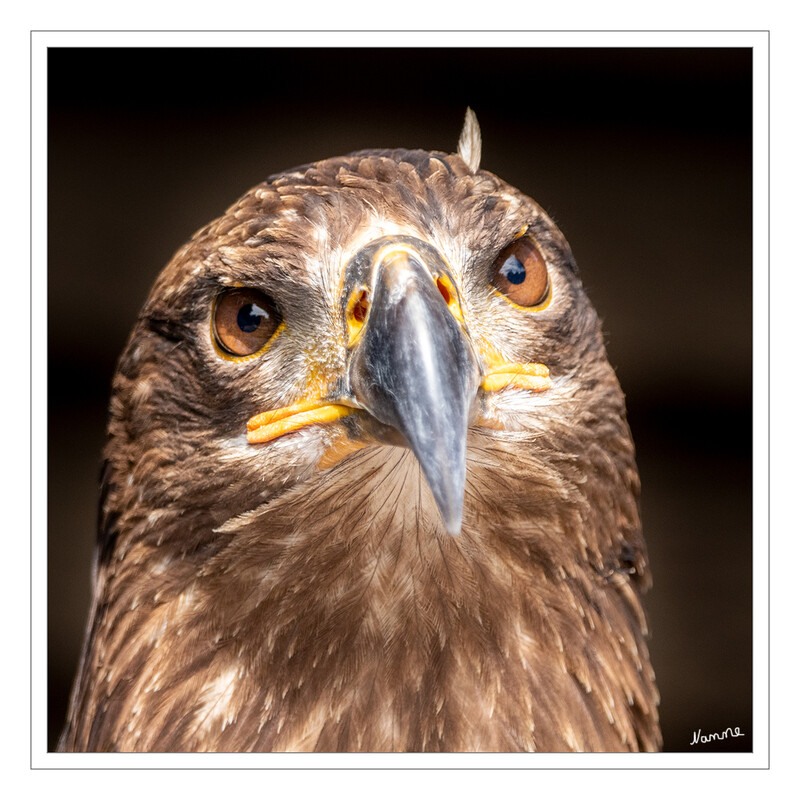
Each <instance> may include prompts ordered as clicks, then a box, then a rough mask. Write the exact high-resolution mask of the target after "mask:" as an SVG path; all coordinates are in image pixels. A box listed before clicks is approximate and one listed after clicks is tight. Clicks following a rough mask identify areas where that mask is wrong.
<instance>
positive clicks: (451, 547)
mask: <svg viewBox="0 0 800 800" xmlns="http://www.w3.org/2000/svg"><path fill="white" fill-rule="evenodd" d="M469 126H474V127H472V128H470V127H469ZM476 137H477V138H476ZM459 152H460V154H456V155H447V154H444V153H437V152H433V153H428V152H423V151H419V150H374V151H363V152H358V153H354V154H352V155H349V156H345V157H341V158H332V159H328V160H326V161H322V162H319V163H316V164H311V165H307V166H303V167H300V168H297V169H294V170H290V171H287V172H284V173H281V174H279V175H275V176H272V177H271V178H270V179H269V180H267V181H266V182H264V183H262V184H260V185H258V186H256V187H255V188H254V189H252V190H251V191H250V192H248V193H247V194H246V195H244V196H243V197H242V198H241V199H240V200H239V201H238V202H237V203H235V204H234V205H233V206H232V207H231V208H229V209H228V211H227V212H226V213H225V214H224V215H223V216H222V217H220V218H219V219H217V220H215V221H214V222H212V223H211V224H209V225H208V226H206V227H205V228H203V229H202V230H201V231H199V232H198V233H197V234H196V235H195V236H194V237H193V238H192V240H191V241H190V242H189V243H188V244H187V245H185V246H184V247H183V248H181V250H179V251H178V253H177V254H176V255H175V256H174V258H173V259H172V261H171V262H170V263H169V264H168V265H167V267H166V268H165V270H164V271H163V272H162V274H161V275H160V276H159V278H158V279H157V281H156V283H155V285H154V287H153V289H152V291H151V294H150V296H149V299H148V300H147V302H146V304H145V306H144V308H143V309H142V312H141V313H140V315H139V317H138V319H137V321H136V324H135V326H134V329H133V332H132V333H131V337H130V340H129V342H128V344H127V347H126V349H125V351H124V353H123V355H122V357H121V359H120V362H119V365H118V369H117V373H116V375H115V378H114V383H113V394H112V400H111V410H110V422H109V438H108V444H107V446H106V450H105V454H104V457H105V462H104V468H103V475H102V492H101V509H100V535H99V545H98V551H97V561H96V565H95V572H94V599H93V606H92V611H91V616H90V620H89V625H88V631H87V638H86V643H85V647H84V653H83V657H82V662H81V666H80V669H79V674H78V677H77V680H76V684H75V688H74V690H73V696H72V699H71V706H70V711H69V716H68V721H67V726H66V729H65V731H64V734H63V736H62V740H61V744H60V748H61V749H62V750H71V751H86V750H91V751H97V750H99V751H109V750H116V751H210V750H213V751H287V750H304V751H314V750H317V751H571V750H576V751H590V750H591V751H601V750H602V751H619V750H623V751H627V750H656V749H658V748H659V747H660V744H661V738H660V732H659V727H658V714H657V706H658V694H657V690H656V686H655V681H654V676H653V672H652V669H651V667H650V662H649V657H648V651H647V646H646V641H645V639H646V635H647V631H646V623H645V616H644V611H643V608H642V603H641V599H640V598H641V594H642V593H643V592H644V591H645V590H646V588H647V587H648V585H649V580H650V579H649V573H648V567H647V561H646V553H645V547H644V542H643V539H642V536H641V529H640V522H639V514H638V493H639V481H638V475H637V471H636V466H635V462H634V449H633V444H632V441H631V437H630V433H629V429H628V425H627V422H626V417H625V403H624V397H623V394H622V392H621V390H620V388H619V385H618V382H617V379H616V376H615V374H614V372H613V370H612V368H611V366H610V365H609V363H608V360H607V357H606V353H605V349H604V346H603V341H602V335H601V330H600V325H599V322H598V319H597V316H596V314H595V312H594V310H593V308H592V306H591V304H590V302H589V300H588V299H587V297H586V295H585V293H584V291H583V288H582V286H581V282H580V280H579V277H578V274H577V269H576V266H575V263H574V260H573V257H572V254H571V252H570V249H569V246H568V244H567V242H566V241H565V240H564V237H563V236H562V234H561V233H560V231H559V230H558V229H557V228H556V226H555V225H554V223H553V222H552V221H551V220H550V219H549V218H548V217H547V215H546V214H545V213H544V212H543V211H542V209H541V208H539V206H538V205H536V204H535V203H534V202H533V201H532V200H530V199H529V198H528V197H526V196H524V195H523V194H521V193H520V192H519V191H518V190H516V189H515V188H513V187H512V186H510V185H508V184H507V183H505V182H504V181H502V180H501V179H499V178H497V177H496V176H494V175H492V174H491V173H489V172H486V171H483V170H480V169H479V167H478V162H479V158H480V137H479V133H478V132H477V122H476V121H475V120H474V117H473V116H471V112H468V120H467V126H466V127H465V133H464V134H462V141H461V143H460V147H459ZM520 247H522V248H523V250H520V249H519V248H520ZM508 248H512V250H508ZM514 248H517V249H516V250H515V249H514ZM524 248H527V250H525V249H524ZM507 252H511V253H517V254H518V255H517V256H514V258H515V259H516V260H514V259H512V260H511V261H508V260H507V259H506V260H504V259H505V255H504V254H505V253H507ZM520 253H524V254H525V255H524V257H523V255H519V254H520ZM526 258H527V259H528V260H525V259H526ZM534 262H535V263H534ZM509 264H510V265H511V267H509V266H508V265H509ZM534 267H535V268H536V269H539V270H540V271H541V274H542V275H543V276H545V277H544V278H543V280H546V281H547V283H546V287H547V295H546V299H545V300H542V302H537V303H533V304H532V303H522V304H520V303H517V302H514V301H513V300H512V299H511V298H512V297H516V296H518V295H515V294H513V292H516V291H518V288H517V287H518V285H519V286H520V287H522V288H524V287H525V283H526V282H527V281H528V279H529V277H530V276H531V275H532V274H533V269H534ZM498 270H499V271H498ZM509 270H511V271H509ZM520 270H521V271H520ZM526 270H527V271H526ZM521 276H524V277H525V280H524V281H523V280H522V277H521ZM504 280H505V283H503V281H504ZM542 285H543V286H544V285H545V284H542ZM243 289H247V290H253V291H256V292H258V293H260V294H259V295H257V296H258V297H261V296H263V297H264V298H268V299H269V300H270V302H271V303H272V305H270V306H269V307H268V308H269V309H272V311H270V312H269V313H272V315H273V317H275V319H276V322H277V321H278V320H279V321H280V324H279V326H278V327H277V328H276V330H275V331H274V333H272V335H271V337H270V338H269V340H268V341H267V342H266V344H265V345H264V346H263V347H261V348H260V349H259V350H258V351H257V352H255V353H254V354H247V355H245V356H241V355H237V354H233V353H230V352H227V351H226V350H225V347H224V344H222V343H221V339H220V333H219V332H220V330H221V328H220V325H221V323H220V322H219V320H220V314H221V313H222V312H221V311H220V309H221V303H222V302H228V301H223V300H222V299H221V298H225V297H232V298H234V299H235V298H236V297H237V295H236V292H237V291H239V290H243ZM359 292H360V294H359ZM542 297H545V295H542ZM539 299H541V298H539ZM262 305H263V306H264V308H267V305H266V304H265V303H262ZM241 308H243V309H245V311H244V312H243V311H242V310H241V309H240V310H239V312H238V316H236V315H234V317H233V318H234V319H235V320H237V321H238V323H237V324H239V325H240V327H241V330H242V331H245V333H247V335H249V332H248V329H247V326H248V325H249V326H250V327H252V326H253V325H257V324H260V320H259V319H255V316H254V315H256V314H260V315H261V316H262V317H264V318H266V316H267V312H266V311H263V309H262V308H261V306H258V304H251V305H246V306H242V307H241ZM234 310H235V309H234ZM243 313H244V314H245V316H244V317H243V316H242V314H243ZM242 320H244V322H242ZM251 320H255V321H254V322H252V325H250V322H251ZM408 320H411V323H408ZM245 323H246V324H245ZM412 323H413V324H412ZM425 326H430V332H429V334H428V333H426V331H427V328H426V327H425ZM421 329H422V332H420V331H421ZM240 333H241V331H240ZM241 335H242V336H244V335H245V334H244V333H242V334H241ZM403 337H406V338H403ZM400 340H402V341H400ZM397 341H400V344H397ZM409 342H411V343H417V342H421V344H420V345H419V347H417V345H416V344H414V346H413V347H412V345H411V344H408V343H409ZM409 354H410V355H409ZM387 365H388V366H387ZM498 365H499V366H498ZM509 365H511V366H509ZM512 367H513V369H512ZM512 373H513V374H512ZM523 373H524V375H523ZM509 375H511V377H509ZM519 375H523V377H519ZM492 376H493V377H492ZM498 376H499V378H498ZM431 386H433V389H431ZM398 387H399V388H398ZM442 387H443V388H442ZM440 389H441V392H440V393H439V394H437V392H439V391H440ZM434 390H435V391H434ZM448 392H450V394H448ZM405 395H408V398H406V397H405ZM428 396H430V397H431V398H433V399H432V400H431V401H430V402H428V401H427V400H425V398H426V397H428ZM437 397H440V398H444V399H443V400H439V401H437V400H436V398H437ZM298 408H299V409H301V410H302V413H307V414H311V415H312V416H311V417H310V418H309V419H310V421H308V422H306V421H305V420H306V417H303V416H302V414H301V413H295V412H296V410H297V409H298ZM306 408H311V411H306V410H305V409H306ZM281 409H283V410H284V411H281V414H283V415H284V420H283V422H282V423H281V424H287V425H289V428H290V429H289V430H288V431H286V432H276V430H277V429H276V428H275V425H276V424H277V423H274V422H273V421H272V416H269V415H268V416H267V418H266V419H267V421H266V422H264V421H263V420H264V414H265V412H273V411H275V410H281ZM286 409H288V411H286ZM331 409H332V411H330V410H331ZM423 412H424V413H423ZM327 413H330V414H331V416H332V417H333V418H331V419H328V418H327V417H325V418H323V416H322V415H323V414H327ZM315 415H316V416H315ZM415 415H417V416H415ZM419 415H422V416H419ZM279 416H280V415H279ZM461 419H463V424H461V423H458V420H461ZM420 420H421V421H420ZM453 420H455V422H453ZM248 421H251V423H252V425H251V428H252V431H251V432H248ZM460 424H461V428H463V433H459V431H461V428H459V425H460ZM437 426H438V427H437ZM441 426H444V427H441ZM440 429H441V431H443V433H442V434H441V436H440V435H439V434H438V433H437V434H436V436H432V435H428V434H429V433H430V431H439V430H440ZM281 430H283V429H281ZM264 431H266V433H263V432H264ZM259 432H261V433H259ZM258 435H262V436H264V437H268V438H266V440H265V441H261V442H253V441H252V439H253V438H254V437H256V436H258ZM426 436H427V438H426ZM442 436H443V437H445V440H446V442H451V441H452V442H453V443H454V444H453V447H452V448H449V449H448V452H447V453H443V452H442V447H441V446H440V444H441V441H442V438H441V437H442ZM448 437H449V438H448ZM459 437H461V438H460V439H459ZM462 440H463V444H459V442H461V441H462ZM456 445H458V446H456ZM458 447H462V451H463V457H461V462H460V466H459V458H457V457H456V456H454V455H453V452H462V451H459V450H458ZM451 450H452V451H453V452H450V451H451ZM443 465H444V466H443ZM459 469H461V473H463V474H462V477H461V478H460V479H459V474H460V473H459ZM459 480H461V483H459ZM459 492H460V495H459ZM457 495H458V496H457ZM462 502H463V507H462Z"/></svg>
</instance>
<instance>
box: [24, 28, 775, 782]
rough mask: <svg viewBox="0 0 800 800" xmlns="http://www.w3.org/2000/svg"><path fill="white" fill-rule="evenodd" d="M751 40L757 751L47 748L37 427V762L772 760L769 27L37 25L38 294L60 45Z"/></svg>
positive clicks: (458, 765)
mask: <svg viewBox="0 0 800 800" xmlns="http://www.w3.org/2000/svg"><path fill="white" fill-rule="evenodd" d="M409 46H418V47H426V46H429V47H434V46H435V47H474V48H483V47H604V48H606V47H609V48H610V47H651V48H659V47H745V48H752V50H753V752H752V753H657V754H649V753H647V754H635V755H631V754H621V753H611V754H594V753H591V754H548V753H540V754H536V753H533V754H528V753H520V754H516V753H509V754H490V753H480V754H465V753H450V754H417V753H409V754H399V753H398V754H355V753H345V754H306V753H265V754H95V753H80V754H66V753H48V752H47V426H46V425H37V426H32V433H31V445H32V453H31V456H32V465H31V479H32V486H31V529H32V540H31V768H33V769H40V768H48V769H64V768H66V769H75V768H78V769H87V768H88V769H92V768H105V769H108V768H136V769H146V768H150V769H163V768H204V769H227V768H276V769H353V768H369V769H397V768H401V769H498V768H500V769H503V768H509V769H544V768H547V769H552V768H557V769H608V768H636V769H652V768H658V769H664V768H667V769H674V768H689V769H698V768H701V769H702V768H707V769H731V768H733V769H736V768H738V769H753V768H755V769H763V768H767V767H768V766H769V707H768V689H769V687H768V673H769V624H768V621H769V620H768V614H769V607H768V596H769V595H768V593H769V585H768V580H769V574H768V568H769V560H768V559H769V528H768V492H769V475H768V460H769V442H768V407H769V390H768V386H769V358H768V356H769V349H768V348H769V345H768V325H769V309H768V285H769V277H768V276H769V34H768V32H766V31H737V32H722V31H718V32H706V31H691V32H666V31H652V32H634V31H626V32H614V31H609V32H566V31H554V32H519V31H515V32H433V31H429V32H400V31H389V32H387V31H379V32H371V31H361V32H298V31H287V32H253V31H241V32H236V31H224V32H199V31H185V32H176V31H156V32H151V31H149V32H135V31H93V32H88V31H87V32H80V31H32V32H31V215H32V219H31V270H32V274H31V291H32V297H34V298H36V297H38V298H43V297H46V296H47V49H48V48H49V47H209V48H217V47H351V48H356V47H409ZM31 360H32V376H31V389H32V392H31V394H32V407H31V412H32V419H34V420H45V419H47V331H46V329H45V328H43V327H33V328H32V330H31Z"/></svg>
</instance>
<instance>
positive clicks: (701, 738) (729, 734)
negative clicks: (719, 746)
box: [689, 725, 744, 747]
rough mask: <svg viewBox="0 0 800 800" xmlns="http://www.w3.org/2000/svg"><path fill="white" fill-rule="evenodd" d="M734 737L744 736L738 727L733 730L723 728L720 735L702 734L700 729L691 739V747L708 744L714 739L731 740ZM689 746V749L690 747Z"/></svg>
mask: <svg viewBox="0 0 800 800" xmlns="http://www.w3.org/2000/svg"><path fill="white" fill-rule="evenodd" d="M736 736H744V734H743V733H742V732H741V731H740V730H739V726H738V725H737V726H736V727H735V728H725V730H724V731H722V733H703V730H702V728H698V729H697V730H696V731H695V732H694V736H693V737H692V745H694V744H697V743H698V742H699V743H701V744H707V743H708V742H713V741H714V740H716V739H733V738H735V737H736ZM689 746H690V747H691V745H689Z"/></svg>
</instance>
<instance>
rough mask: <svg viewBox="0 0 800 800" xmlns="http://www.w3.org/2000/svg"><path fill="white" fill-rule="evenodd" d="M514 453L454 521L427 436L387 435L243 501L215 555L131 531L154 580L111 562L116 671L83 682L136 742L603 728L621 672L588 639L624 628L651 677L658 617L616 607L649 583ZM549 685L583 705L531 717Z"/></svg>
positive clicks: (469, 735) (629, 649) (626, 737)
mask: <svg viewBox="0 0 800 800" xmlns="http://www.w3.org/2000/svg"><path fill="white" fill-rule="evenodd" d="M504 457H505V454H504V453H502V452H499V451H497V452H495V453H494V455H492V454H490V453H488V452H484V453H483V454H482V458H481V460H480V461H481V463H480V464H479V463H477V462H476V463H474V464H472V466H471V468H470V477H469V478H468V488H467V501H466V515H465V526H464V529H463V531H462V533H461V534H460V535H459V536H458V537H451V536H449V535H448V534H447V533H446V532H445V531H444V530H443V527H442V525H441V522H440V520H439V518H438V514H437V511H436V507H435V504H434V502H433V499H432V497H431V496H430V493H429V490H428V489H427V486H426V485H425V483H424V479H423V478H422V476H421V474H420V471H419V468H418V465H417V463H416V461H415V460H414V458H413V456H412V455H411V453H410V452H409V451H405V450H402V449H397V448H375V449H374V450H372V451H363V452H362V453H359V454H356V455H354V456H352V457H351V458H349V459H348V460H347V462H343V463H342V464H341V465H340V466H338V467H335V468H333V469H334V471H332V472H329V473H328V474H327V475H325V476H321V477H320V479H319V480H311V481H308V482H306V483H304V484H303V485H302V486H296V487H294V488H292V489H290V490H288V491H286V492H284V493H283V494H281V495H280V496H279V497H276V498H275V499H273V500H272V501H270V502H268V503H266V504H265V505H264V506H262V507H261V508H259V509H256V510H254V511H252V512H250V513H247V514H243V515H240V516H238V517H235V518H232V519H231V520H230V521H229V522H228V523H226V524H225V525H223V526H222V527H221V528H220V529H219V530H218V536H219V537H220V538H219V540H217V542H216V545H215V546H214V547H213V548H210V549H209V550H208V552H207V553H205V554H204V555H203V556H202V561H199V560H198V559H197V558H194V559H193V558H190V557H182V558H180V559H175V560H174V561H173V562H172V563H167V561H169V559H166V560H165V559H164V557H163V554H161V555H160V556H159V555H158V554H157V553H156V548H153V546H152V543H150V544H149V545H147V546H145V545H144V544H142V545H140V546H139V547H140V548H141V550H137V546H136V545H134V546H133V547H132V548H131V549H130V550H129V551H128V552H127V554H126V559H125V560H126V561H127V562H128V563H129V564H132V563H134V562H137V563H139V565H140V568H141V563H142V562H146V563H148V564H149V565H150V567H149V569H148V570H146V572H147V574H148V586H150V587H152V586H155V587H157V590H156V591H155V593H150V594H148V595H147V596H145V595H143V594H142V593H141V592H139V591H138V590H137V588H136V584H135V582H126V581H125V580H123V579H122V576H123V574H124V572H125V570H124V568H123V566H122V565H117V566H113V562H112V566H111V568H109V569H107V570H105V571H104V573H103V574H102V575H101V577H100V580H101V582H103V583H104V584H105V585H104V587H101V591H99V592H98V595H99V597H100V600H99V601H98V609H97V610H96V613H97V614H102V615H105V618H106V619H105V625H103V626H102V627H103V630H104V633H103V634H102V639H97V640H95V641H94V643H93V644H92V645H91V646H90V649H89V652H88V654H87V657H88V658H89V659H93V660H94V662H95V663H94V667H95V674H96V675H97V676H98V677H99V680H98V681H97V682H96V684H95V685H94V687H92V686H89V685H86V686H85V687H84V690H83V691H85V692H86V693H87V699H86V702H87V703H94V704H99V705H100V706H101V707H103V706H104V705H105V708H106V709H107V718H108V725H109V726H112V725H117V728H119V729H118V730H117V729H114V730H109V731H106V735H107V736H108V737H110V738H111V739H113V740H114V741H115V746H117V747H120V748H121V749H178V750H183V749H185V750H203V749H244V750H247V749H258V750H298V749H300V750H308V749H320V750H342V749H344V750H520V749H528V750H530V749H557V750H563V749H576V748H577V749H589V748H591V747H592V746H593V745H596V744H597V743H596V742H593V740H592V735H593V734H592V733H591V732H592V730H593V727H592V726H593V723H592V719H593V715H594V714H596V713H606V712H605V710H604V709H605V706H607V705H608V704H609V703H611V705H613V704H614V701H615V699H616V701H617V702H620V703H624V701H625V693H624V692H622V691H621V690H619V689H618V688H614V687H610V686H609V681H608V679H607V678H606V677H604V672H603V670H604V667H603V665H602V664H599V663H596V662H595V661H594V659H593V656H592V655H591V653H592V649H591V646H589V649H588V650H587V646H588V645H587V642H591V641H593V640H594V641H595V644H596V645H597V646H598V647H599V646H601V645H605V646H607V647H611V646H612V644H613V646H614V647H615V648H616V651H617V652H619V654H620V655H619V657H620V658H621V659H624V660H625V662H626V663H627V665H628V666H627V668H628V669H629V670H630V674H631V678H630V681H629V683H630V687H629V690H628V691H630V692H634V691H638V692H639V693H640V694H641V693H642V691H643V690H642V689H641V686H640V684H642V685H645V684H646V681H645V680H644V678H643V677H642V674H641V671H640V669H641V663H642V659H641V654H640V652H639V651H640V649H641V648H643V647H644V645H643V642H642V637H641V635H639V634H637V635H635V636H634V637H633V638H632V640H631V641H629V642H627V643H622V644H620V643H619V642H616V641H615V640H616V636H617V634H616V633H615V632H614V630H613V626H610V625H609V620H613V619H614V618H615V617H616V618H620V619H621V618H622V617H623V616H624V617H625V621H626V622H628V623H629V621H630V618H631V617H633V618H636V617H637V615H640V614H641V608H640V606H639V604H638V598H636V597H635V596H633V595H632V594H630V592H629V593H628V595H626V594H625V592H624V591H623V589H624V587H622V584H620V586H621V587H622V589H621V593H620V592H614V593H613V594H612V595H608V594H607V593H605V590H606V589H607V585H606V581H607V579H608V575H602V574H601V572H602V570H604V569H605V567H604V565H603V564H602V558H603V556H602V554H601V553H599V551H597V552H595V553H594V554H592V553H591V551H592V548H593V547H594V545H596V543H597V540H598V534H597V532H596V531H590V530H588V528H585V527H584V529H583V530H581V529H580V526H581V525H582V524H583V523H582V522H581V514H582V511H581V508H580V507H579V506H580V504H575V505H571V504H570V503H569V502H567V503H565V502H564V496H563V495H564V492H565V491H566V490H565V487H564V486H563V485H560V484H559V485H556V484H552V485H550V483H549V478H548V477H547V474H546V471H543V472H541V473H540V483H539V485H529V486H527V492H526V493H524V494H523V493H521V491H520V490H521V489H522V488H523V487H519V486H515V485H514V480H513V478H511V477H507V479H506V480H505V482H504V483H503V484H502V486H500V485H498V486H494V485H493V483H492V482H493V481H494V480H496V479H497V475H498V471H497V469H496V465H495V464H493V463H492V459H497V460H498V461H500V462H501V461H502V460H503V458H504ZM484 462H485V463H484ZM562 473H563V469H556V468H555V467H554V469H553V474H554V475H555V474H562ZM584 489H585V487H584ZM559 493H560V495H559ZM556 500H558V502H556ZM598 502H599V501H598ZM609 513H610V514H618V513H619V510H618V509H617V510H610V511H609ZM633 513H634V515H635V510H634V512H633ZM581 551H583V555H581ZM198 558H199V557H198ZM576 558H578V559H581V558H583V559H589V560H594V561H599V563H597V564H593V569H591V570H589V571H588V572H587V571H586V570H585V569H584V568H583V567H584V566H585V565H581V567H580V568H576ZM159 559H160V560H159ZM610 569H612V572H613V568H611V567H610ZM601 584H602V586H601ZM601 589H602V591H601ZM604 614H605V618H604V616H603V615H604ZM637 622H639V621H638V620H637ZM639 624H640V625H641V622H639ZM98 629H99V626H98ZM592 646H594V645H592ZM637 648H638V649H637ZM645 652H646V651H645ZM554 654H555V656H554ZM637 663H638V667H637ZM637 670H638V671H637ZM592 691H594V692H595V695H594V697H595V698H596V703H597V704H599V705H598V706H597V707H598V708H599V709H600V711H599V712H598V711H597V710H596V709H595V708H594V706H591V705H590V706H587V705H586V704H585V703H584V698H585V696H588V693H590V692H592ZM103 693H105V697H103V696H102V695H103ZM614 693H616V695H617V696H616V698H615V697H614ZM90 695H93V696H90ZM604 704H605V705H604ZM534 706H535V707H537V708H538V712H537V713H538V719H540V720H550V721H552V720H553V719H554V718H558V717H559V715H561V716H563V715H565V714H568V716H567V717H566V718H567V719H569V720H571V723H570V724H571V727H568V729H566V732H565V730H562V728H560V727H559V726H558V725H555V724H552V725H551V724H549V723H548V724H543V725H541V726H540V729H539V730H538V731H536V730H534V729H532V728H531V725H530V720H531V714H530V709H531V708H532V707H534ZM121 709H122V710H123V711H126V712H127V713H119V712H120V710H121ZM298 710H299V711H298ZM112 711H113V713H112ZM100 717H101V722H100V723H96V726H95V727H96V730H97V736H100V735H101V732H102V731H103V722H102V718H103V715H102V714H101V715H100ZM534 718H537V717H536V715H534ZM115 719H116V720H127V721H128V723H129V724H128V723H126V724H128V727H123V726H121V725H120V724H119V723H115V722H114V720H115ZM619 730H620V737H621V738H620V746H622V747H624V746H625V742H627V743H628V746H632V745H634V746H635V745H636V744H637V742H636V734H635V732H634V730H633V728H632V726H631V723H630V722H629V721H626V719H623V718H620V723H619ZM85 735H86V736H90V734H89V732H86V733H85ZM87 741H88V740H87Z"/></svg>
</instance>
